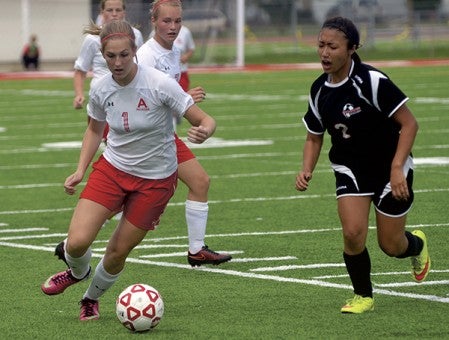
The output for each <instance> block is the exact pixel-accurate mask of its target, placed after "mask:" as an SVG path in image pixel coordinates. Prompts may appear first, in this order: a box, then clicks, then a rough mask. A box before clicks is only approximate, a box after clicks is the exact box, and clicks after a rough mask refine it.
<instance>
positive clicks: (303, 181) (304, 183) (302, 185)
mask: <svg viewBox="0 0 449 340" xmlns="http://www.w3.org/2000/svg"><path fill="white" fill-rule="evenodd" d="M311 179H312V173H311V172H304V171H300V172H299V173H298V175H297V176H296V190H298V191H305V190H307V188H308V187H309V182H310V180H311Z"/></svg>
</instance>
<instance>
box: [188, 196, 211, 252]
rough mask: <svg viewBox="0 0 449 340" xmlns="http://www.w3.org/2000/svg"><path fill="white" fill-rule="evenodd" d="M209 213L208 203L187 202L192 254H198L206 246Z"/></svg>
mask: <svg viewBox="0 0 449 340" xmlns="http://www.w3.org/2000/svg"><path fill="white" fill-rule="evenodd" d="M208 212H209V205H208V204H207V202H196V201H190V200H187V201H186V221H187V234H188V236H189V252H190V253H191V254H196V253H198V252H199V251H200V250H201V248H203V246H204V238H205V236H206V225H207V217H208Z"/></svg>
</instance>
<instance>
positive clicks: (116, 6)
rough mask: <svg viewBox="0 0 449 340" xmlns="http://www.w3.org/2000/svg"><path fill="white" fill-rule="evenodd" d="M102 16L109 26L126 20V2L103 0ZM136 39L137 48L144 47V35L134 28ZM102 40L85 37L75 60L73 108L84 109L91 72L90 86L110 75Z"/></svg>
mask: <svg viewBox="0 0 449 340" xmlns="http://www.w3.org/2000/svg"><path fill="white" fill-rule="evenodd" d="M100 15H101V17H102V22H103V24H107V23H108V22H110V21H112V20H124V19H125V17H126V5H125V0H101V2H100ZM133 31H134V35H135V37H136V45H137V48H139V47H140V46H142V45H143V37H142V33H141V32H140V31H139V30H138V29H137V28H134V27H133ZM100 47H101V44H100V39H99V37H98V35H94V34H87V35H86V36H85V37H84V40H83V44H82V45H81V51H80V54H79V56H78V58H77V59H76V60H75V66H74V69H75V73H74V76H73V87H74V90H75V98H74V99H73V107H74V108H75V109H81V108H82V107H83V104H84V101H85V98H84V83H85V81H86V76H87V73H88V72H89V71H92V80H91V83H90V86H92V85H93V84H95V82H96V81H97V80H98V79H99V78H101V77H102V76H103V75H105V74H106V73H109V69H108V66H107V65H106V61H105V60H104V58H103V56H102V54H101V51H100Z"/></svg>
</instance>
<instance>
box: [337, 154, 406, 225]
mask: <svg viewBox="0 0 449 340" xmlns="http://www.w3.org/2000/svg"><path fill="white" fill-rule="evenodd" d="M332 169H333V170H334V175H335V185H336V194H337V199H338V198H340V197H344V196H371V199H372V201H373V204H374V206H375V207H376V210H377V211H378V212H380V213H382V214H383V215H386V216H391V217H400V216H403V215H405V214H406V213H407V212H408V211H409V210H410V208H411V207H412V204H413V199H414V193H413V189H412V185H413V159H412V158H411V157H409V159H408V160H407V162H406V164H405V165H404V173H406V174H407V184H408V191H409V193H410V197H409V198H408V200H407V201H399V200H397V199H395V198H394V197H393V195H392V193H391V185H390V178H389V177H388V176H384V178H375V179H374V178H373V177H367V176H364V175H363V174H360V173H359V174H358V173H357V172H356V171H353V170H351V169H349V168H348V167H347V166H344V165H338V164H332Z"/></svg>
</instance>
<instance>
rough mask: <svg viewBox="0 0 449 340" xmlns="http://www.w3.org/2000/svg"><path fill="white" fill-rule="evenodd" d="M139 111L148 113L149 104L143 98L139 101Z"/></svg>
mask: <svg viewBox="0 0 449 340" xmlns="http://www.w3.org/2000/svg"><path fill="white" fill-rule="evenodd" d="M137 111H148V106H147V103H145V100H143V99H142V98H140V99H139V104H137Z"/></svg>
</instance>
